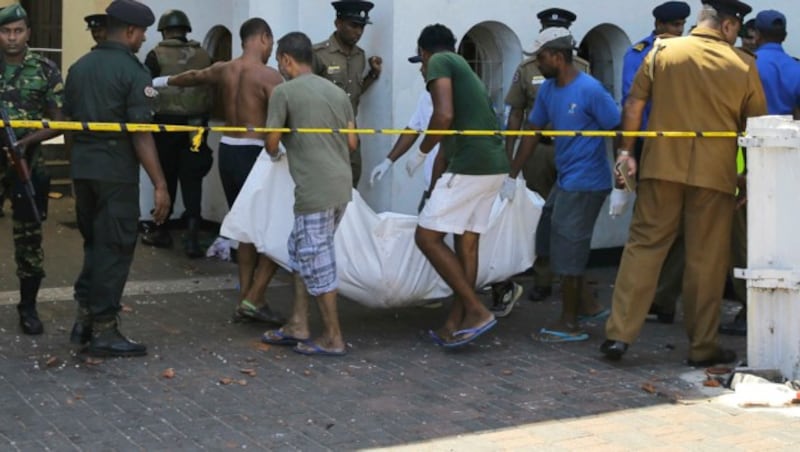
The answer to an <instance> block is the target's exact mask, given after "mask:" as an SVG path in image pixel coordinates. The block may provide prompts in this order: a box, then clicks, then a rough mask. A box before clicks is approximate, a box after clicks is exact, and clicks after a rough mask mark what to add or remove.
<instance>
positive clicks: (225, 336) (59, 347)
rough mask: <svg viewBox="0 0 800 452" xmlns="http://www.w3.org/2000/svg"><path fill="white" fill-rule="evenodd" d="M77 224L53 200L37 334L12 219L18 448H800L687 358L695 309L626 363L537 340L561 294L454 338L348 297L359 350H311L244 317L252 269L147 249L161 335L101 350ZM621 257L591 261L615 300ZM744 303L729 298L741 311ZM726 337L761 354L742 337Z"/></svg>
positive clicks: (6, 373)
mask: <svg viewBox="0 0 800 452" xmlns="http://www.w3.org/2000/svg"><path fill="white" fill-rule="evenodd" d="M6 212H7V213H8V210H6ZM72 222H74V212H73V211H72V200H71V198H68V197H67V198H64V199H62V200H54V201H52V203H51V218H50V220H49V221H48V223H47V226H46V233H45V235H46V237H45V251H46V254H47V263H46V268H47V271H48V278H47V280H46V281H45V290H44V291H43V297H42V300H43V301H42V303H41V308H40V312H41V315H42V318H43V320H44V322H45V328H46V332H45V334H44V335H43V336H40V337H35V338H31V337H27V336H23V335H22V334H21V333H20V331H19V328H18V326H17V316H16V311H15V309H14V306H13V303H14V302H15V294H16V280H15V277H14V265H13V257H12V253H11V249H12V246H11V240H10V235H11V234H10V230H11V221H10V219H9V218H8V215H7V216H6V217H5V218H2V219H0V231H2V232H1V233H0V249H1V250H3V251H5V252H3V253H0V255H2V260H0V407H2V410H0V449H3V450H197V449H210V450H220V449H256V450H261V449H266V450H353V449H364V448H396V447H399V448H401V449H406V450H534V449H537V450H538V449H542V450H577V449H587V448H591V449H592V450H632V449H669V450H712V449H713V450H719V449H722V448H725V449H728V450H754V449H759V450H767V449H775V450H796V449H797V447H798V445H800V429H798V425H800V424H798V421H797V417H793V416H792V413H793V411H792V410H779V409H773V410H760V411H748V410H746V409H742V408H738V407H736V406H731V405H730V404H726V403H725V402H724V400H720V399H717V398H714V396H716V395H718V394H722V393H723V392H724V391H723V390H721V389H709V388H704V387H703V386H702V384H701V383H700V382H701V381H702V380H703V379H704V376H703V371H702V370H699V369H692V368H690V367H687V366H686V365H685V364H684V360H685V356H686V350H687V344H686V339H685V334H684V333H683V330H682V328H681V326H680V324H679V323H678V324H676V325H659V324H648V325H647V326H646V327H645V328H644V331H643V335H642V337H641V339H640V340H639V341H638V342H637V343H636V344H634V345H633V346H632V348H631V350H630V351H629V352H628V354H627V355H626V356H625V358H624V359H623V361H621V362H619V363H610V362H608V361H605V360H604V359H602V358H601V356H600V354H599V352H598V347H599V344H600V342H602V340H603V329H602V323H600V324H595V325H590V326H589V332H590V333H591V335H592V338H591V340H589V341H587V342H584V343H575V344H560V345H544V344H540V343H535V342H533V341H532V340H530V339H529V337H528V336H529V334H530V333H531V332H533V331H535V330H538V328H540V327H541V326H543V325H544V324H546V323H547V321H548V320H549V319H551V318H553V317H554V316H555V315H557V312H558V309H559V305H558V300H557V298H555V297H554V298H551V299H550V300H549V301H547V302H544V303H531V302H529V301H527V300H521V302H520V304H519V305H518V307H517V308H515V309H514V311H513V312H512V315H511V316H510V317H508V318H506V319H501V320H500V322H499V325H498V326H497V327H496V328H495V329H494V330H492V331H491V332H490V333H488V334H487V335H486V336H485V337H482V338H481V339H479V340H478V341H477V342H476V343H475V344H474V345H471V346H468V347H466V348H465V349H463V350H459V351H456V352H447V351H444V350H442V349H440V348H437V347H436V346H435V345H433V344H432V343H430V341H429V340H428V339H427V338H426V335H425V333H424V331H426V330H427V329H428V328H430V327H434V326H437V325H439V323H440V322H441V321H442V319H443V317H444V315H445V312H444V310H431V309H423V308H407V309H396V310H375V309H367V308H364V307H362V306H360V305H358V304H356V303H354V302H352V301H348V300H344V299H343V300H341V301H340V312H341V319H342V327H343V330H344V333H345V338H346V340H347V341H348V343H349V345H350V352H349V354H348V355H347V356H346V357H343V358H327V359H326V358H319V357H316V358H309V357H305V356H300V355H296V354H294V353H292V351H291V350H290V349H287V348H281V347H268V346H266V345H263V344H260V342H259V340H258V338H259V336H260V334H261V332H263V330H264V329H265V328H266V327H265V326H263V325H255V324H234V323H232V322H231V313H232V310H233V307H234V305H235V303H236V291H235V266H234V265H233V264H230V263H224V262H219V261H214V260H200V261H190V260H188V259H186V258H185V257H183V256H182V254H181V252H180V250H179V248H176V249H175V250H156V249H152V248H148V247H143V246H139V247H138V248H137V254H136V260H135V263H134V268H133V270H132V272H131V277H130V281H131V283H130V284H129V285H128V290H127V291H126V296H125V299H124V303H125V305H126V306H127V307H128V309H126V312H123V314H122V322H123V323H122V329H123V331H124V332H125V333H126V334H128V335H130V336H131V337H133V338H135V339H137V340H140V341H142V342H144V343H146V344H147V345H148V346H149V352H150V353H149V355H148V356H147V357H145V358H132V359H112V360H105V361H102V362H94V363H92V362H86V361H84V360H82V359H80V358H79V357H77V356H76V350H75V347H73V346H70V345H69V344H68V341H67V335H68V332H69V328H70V327H71V322H72V317H73V313H74V309H75V306H74V303H73V302H72V301H71V289H70V286H71V284H72V282H73V280H74V278H75V276H76V274H77V272H78V270H79V266H80V260H81V254H80V253H81V242H80V236H79V234H78V232H77V230H76V229H74V227H73V225H72V224H71V223H72ZM173 234H174V236H175V238H178V237H179V232H177V231H173ZM176 242H177V241H176ZM615 271H616V269H615V268H597V269H593V270H592V271H591V273H590V279H592V280H594V281H596V284H597V288H598V292H599V294H600V298H601V300H603V301H604V303H605V304H607V303H608V300H609V298H610V294H611V289H612V288H611V284H613V277H614V273H615ZM519 281H520V282H521V283H523V284H525V285H526V286H529V285H530V284H531V282H530V281H528V280H527V279H526V278H520V280H519ZM291 296H292V289H291V286H290V285H289V284H288V277H287V275H286V274H279V275H278V278H277V281H275V283H274V284H273V286H272V287H271V288H270V290H269V291H268V298H269V299H270V301H271V302H272V303H273V306H274V307H275V308H277V309H279V310H281V311H282V312H284V313H288V311H289V309H290V303H291ZM735 308H736V306H735V305H733V304H726V315H727V316H730V315H732V312H733V311H734V310H735ZM312 313H313V314H312V319H313V320H312V327H313V328H317V329H318V328H319V326H320V321H319V316H318V314H317V312H316V310H312ZM678 319H679V322H680V316H679V317H678ZM723 340H724V343H725V345H727V346H730V347H732V348H734V349H736V350H737V352H739V353H740V355H743V354H744V350H745V345H746V344H745V341H744V339H743V338H727V337H726V338H724V339H723ZM167 369H172V371H173V372H174V376H173V377H172V378H166V377H165V371H167ZM243 370H245V371H246V372H245V373H243V372H242V371H243ZM167 374H169V372H167Z"/></svg>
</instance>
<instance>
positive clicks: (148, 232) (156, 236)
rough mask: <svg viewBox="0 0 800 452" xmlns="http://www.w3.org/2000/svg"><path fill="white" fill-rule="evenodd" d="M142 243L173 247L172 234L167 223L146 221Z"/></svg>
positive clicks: (158, 246)
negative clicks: (158, 223)
mask: <svg viewBox="0 0 800 452" xmlns="http://www.w3.org/2000/svg"><path fill="white" fill-rule="evenodd" d="M142 243H144V244H145V245H149V246H154V247H156V248H172V236H171V235H170V234H169V231H168V230H167V225H166V224H161V225H157V224H155V223H145V224H144V234H142Z"/></svg>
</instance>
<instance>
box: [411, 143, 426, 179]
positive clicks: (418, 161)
mask: <svg viewBox="0 0 800 452" xmlns="http://www.w3.org/2000/svg"><path fill="white" fill-rule="evenodd" d="M427 156H428V155H427V154H425V153H424V152H422V151H420V150H419V149H417V152H415V153H414V155H412V156H411V157H409V158H408V160H406V172H407V173H408V175H409V176H413V175H414V173H415V172H416V171H417V170H418V169H419V167H420V166H422V164H423V163H425V158H426V157H427Z"/></svg>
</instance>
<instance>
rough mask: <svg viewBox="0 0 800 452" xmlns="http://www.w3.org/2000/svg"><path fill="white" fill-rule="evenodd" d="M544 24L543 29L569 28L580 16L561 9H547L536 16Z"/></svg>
mask: <svg viewBox="0 0 800 452" xmlns="http://www.w3.org/2000/svg"><path fill="white" fill-rule="evenodd" d="M536 17H538V18H539V21H540V22H541V23H542V29H545V28H550V27H562V28H569V27H570V26H571V25H572V23H573V22H575V19H577V18H578V16H576V15H575V13H573V12H572V11H567V10H566V9H561V8H547V9H545V10H542V11H539V14H537V15H536Z"/></svg>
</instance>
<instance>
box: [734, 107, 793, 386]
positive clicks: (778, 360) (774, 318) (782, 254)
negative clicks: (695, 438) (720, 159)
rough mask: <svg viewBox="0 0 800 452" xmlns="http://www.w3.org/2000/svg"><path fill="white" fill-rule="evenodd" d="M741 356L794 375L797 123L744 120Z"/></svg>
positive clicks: (777, 119) (774, 118)
mask: <svg viewBox="0 0 800 452" xmlns="http://www.w3.org/2000/svg"><path fill="white" fill-rule="evenodd" d="M739 143H740V144H741V145H742V146H745V147H747V170H748V177H747V183H748V188H747V195H748V204H747V206H748V207H747V208H748V210H747V227H748V233H747V240H748V244H747V245H748V247H747V267H748V268H747V269H744V270H743V269H736V276H737V277H739V278H743V279H746V280H747V333H748V334H747V360H748V365H749V366H750V367H753V368H771V369H779V370H780V371H781V373H782V374H783V375H784V377H786V378H789V379H793V380H794V379H800V184H799V182H800V121H792V119H791V117H787V116H764V117H759V118H751V119H750V120H748V122H747V137H743V138H740V139H739Z"/></svg>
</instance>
